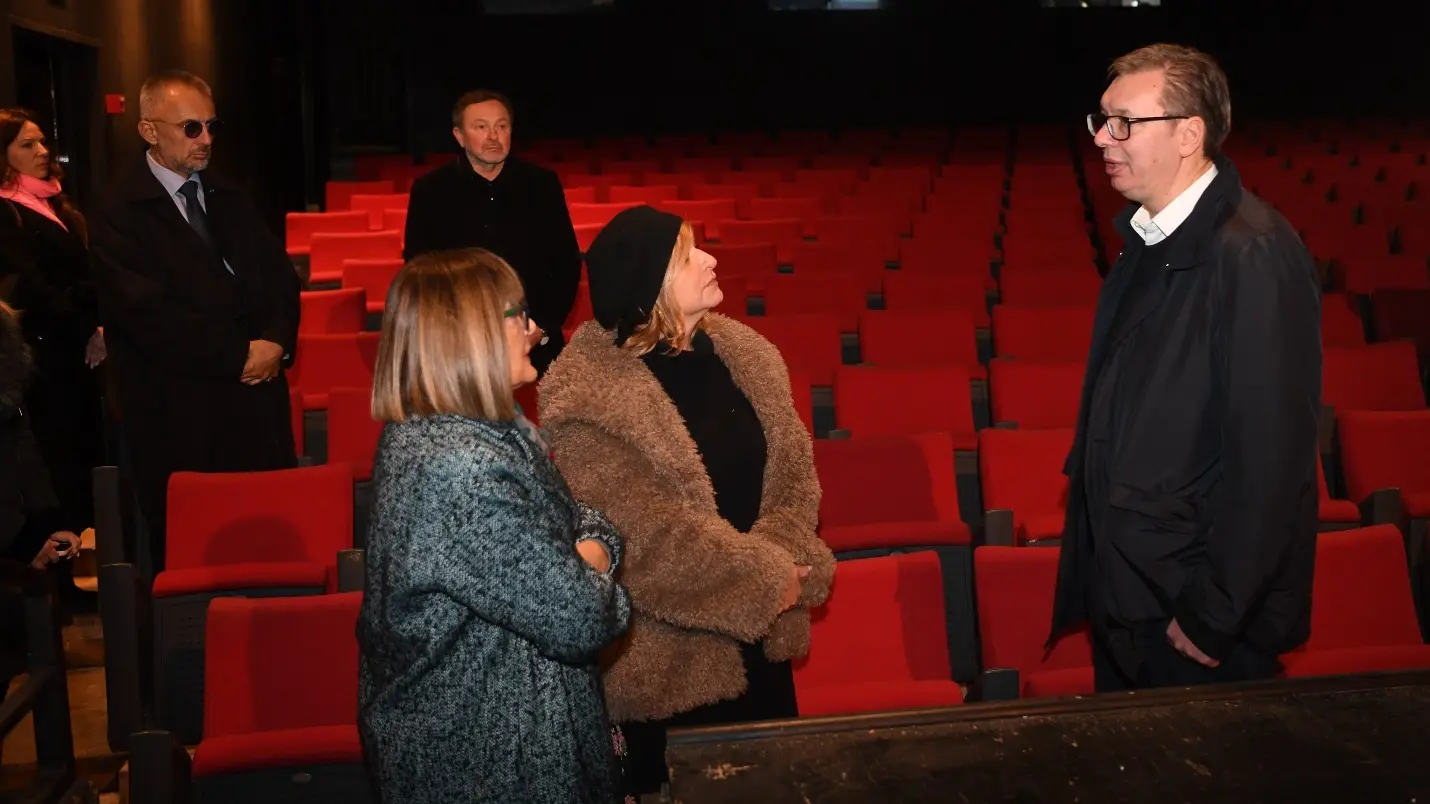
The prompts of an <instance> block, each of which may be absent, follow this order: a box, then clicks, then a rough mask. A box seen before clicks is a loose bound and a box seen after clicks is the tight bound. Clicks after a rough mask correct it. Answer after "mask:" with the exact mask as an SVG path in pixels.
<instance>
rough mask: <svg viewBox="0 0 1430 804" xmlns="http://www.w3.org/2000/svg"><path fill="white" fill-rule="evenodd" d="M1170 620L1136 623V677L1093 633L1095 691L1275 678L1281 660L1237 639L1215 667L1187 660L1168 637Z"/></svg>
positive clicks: (1107, 643)
mask: <svg viewBox="0 0 1430 804" xmlns="http://www.w3.org/2000/svg"><path fill="white" fill-rule="evenodd" d="M1170 624H1171V621H1170V620H1161V621H1158V622H1154V623H1148V624H1146V625H1141V626H1138V627H1137V628H1135V629H1134V632H1133V633H1132V635H1131V636H1132V643H1131V644H1132V646H1133V649H1134V650H1136V651H1138V652H1140V654H1141V665H1140V668H1139V670H1138V671H1137V673H1136V676H1135V677H1129V676H1128V675H1127V673H1126V672H1124V671H1123V670H1122V667H1121V665H1120V664H1119V663H1118V662H1117V661H1116V659H1115V657H1114V653H1113V650H1114V649H1113V648H1112V647H1111V646H1110V644H1109V643H1110V642H1111V640H1109V639H1107V637H1106V635H1105V634H1099V633H1097V632H1094V634H1093V639H1092V670H1093V683H1094V685H1095V687H1096V689H1097V691H1098V692H1126V691H1128V690H1139V689H1152V688H1155V687H1192V686H1201V685H1205V684H1232V683H1236V682H1239V681H1264V680H1267V679H1272V678H1275V677H1276V673H1277V671H1278V670H1280V662H1279V661H1278V660H1277V658H1276V656H1275V654H1271V653H1266V652H1264V651H1262V650H1259V649H1258V648H1255V647H1252V646H1251V645H1249V644H1247V643H1245V642H1237V643H1236V645H1235V646H1234V647H1233V648H1232V649H1231V652H1230V653H1228V654H1227V655H1226V657H1225V658H1224V659H1222V660H1221V663H1220V664H1218V665H1217V666H1216V667H1207V666H1205V665H1202V664H1199V663H1197V662H1194V661H1192V660H1191V659H1188V658H1187V657H1185V656H1183V655H1182V654H1180V653H1178V652H1177V649H1176V648H1174V647H1172V643H1171V642H1169V641H1168V640H1167V626H1168V625H1170Z"/></svg>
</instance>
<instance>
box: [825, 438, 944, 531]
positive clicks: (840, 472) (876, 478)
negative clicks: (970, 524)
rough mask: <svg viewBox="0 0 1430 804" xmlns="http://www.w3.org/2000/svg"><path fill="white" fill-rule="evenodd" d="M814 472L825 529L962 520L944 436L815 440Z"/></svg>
mask: <svg viewBox="0 0 1430 804" xmlns="http://www.w3.org/2000/svg"><path fill="white" fill-rule="evenodd" d="M814 467H815V470H816V471H817V472H818V473H819V485H820V488H822V489H823V490H824V493H823V494H822V495H821V497H820V503H819V523H820V525H822V526H824V527H841V526H846V525H871V524H878V523H883V522H959V521H961V519H962V517H960V516H959V510H958V488H957V481H956V479H955V476H954V470H953V442H952V440H950V439H949V437H948V435H947V434H946V433H924V434H920V435H915V436H905V435H894V436H866V437H862V438H848V439H823V438H822V439H818V440H816V441H815V442H814Z"/></svg>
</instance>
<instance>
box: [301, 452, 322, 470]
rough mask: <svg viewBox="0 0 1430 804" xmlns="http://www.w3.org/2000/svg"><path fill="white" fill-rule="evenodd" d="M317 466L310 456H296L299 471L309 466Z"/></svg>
mask: <svg viewBox="0 0 1430 804" xmlns="http://www.w3.org/2000/svg"><path fill="white" fill-rule="evenodd" d="M317 465H318V464H317V463H316V462H315V461H314V460H313V456H311V455H299V456H298V468H300V469H305V468H307V467H309V466H317Z"/></svg>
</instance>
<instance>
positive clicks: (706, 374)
mask: <svg viewBox="0 0 1430 804" xmlns="http://www.w3.org/2000/svg"><path fill="white" fill-rule="evenodd" d="M644 360H645V364H646V366H647V367H648V368H649V369H650V371H651V373H652V374H654V375H655V378H656V379H657V380H659V381H660V385H661V387H662V388H663V389H665V393H666V395H667V396H669V397H670V401H671V402H674V403H675V409H676V410H677V411H679V412H680V417H681V418H682V419H684V420H685V427H686V429H687V430H689V431H690V437H691V438H692V439H694V441H695V446H696V448H697V449H698V450H699V451H700V458H701V460H703V461H704V462H705V472H706V474H708V475H709V476H710V483H711V485H712V486H714V487H715V505H716V507H717V508H718V509H719V511H720V516H721V517H722V518H724V520H725V521H726V522H729V523H730V524H731V525H732V526H734V528H735V529H736V530H738V531H741V532H744V533H748V532H749V530H750V528H752V527H754V525H755V520H757V519H759V516H760V501H761V500H762V499H763V497H764V481H765V457H766V456H765V449H766V444H765V432H764V428H763V427H762V426H761V425H760V420H759V418H758V417H757V416H756V415H755V408H754V406H752V405H751V404H750V400H749V399H748V398H746V396H745V394H744V392H743V391H741V390H740V388H739V386H737V385H735V380H734V378H732V377H731V376H730V370H729V369H728V368H726V367H725V364H724V363H723V362H721V360H720V356H719V355H717V354H716V353H715V345H714V344H713V343H712V342H711V341H710V337H709V336H708V335H706V334H705V333H703V332H697V333H696V334H695V337H694V338H693V339H692V340H691V349H690V350H688V351H683V352H676V353H674V354H669V353H662V352H661V351H660V350H657V351H654V352H651V353H649V354H647V355H646V356H645V358H644Z"/></svg>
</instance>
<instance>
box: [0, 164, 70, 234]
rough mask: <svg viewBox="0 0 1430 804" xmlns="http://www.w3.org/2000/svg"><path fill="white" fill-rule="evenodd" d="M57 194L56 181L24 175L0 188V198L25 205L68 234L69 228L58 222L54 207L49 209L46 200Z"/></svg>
mask: <svg viewBox="0 0 1430 804" xmlns="http://www.w3.org/2000/svg"><path fill="white" fill-rule="evenodd" d="M59 194H60V182H59V180H58V179H37V178H35V177H34V176H26V175H24V174H21V175H20V180H19V181H17V182H15V183H14V184H13V185H11V186H9V187H0V198H5V199H8V200H10V201H14V202H15V203H17V204H23V205H25V206H27V207H29V208H30V209H33V210H34V211H36V212H38V213H40V214H41V215H44V216H45V217H46V218H49V219H50V220H52V221H54V222H55V223H57V224H59V226H60V228H61V229H64V230H65V231H67V232H68V231H69V227H68V226H65V222H64V221H62V220H60V216H58V215H56V214H55V210H54V207H51V206H50V202H49V201H47V200H46V199H49V198H53V197H55V196H57V195H59Z"/></svg>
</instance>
